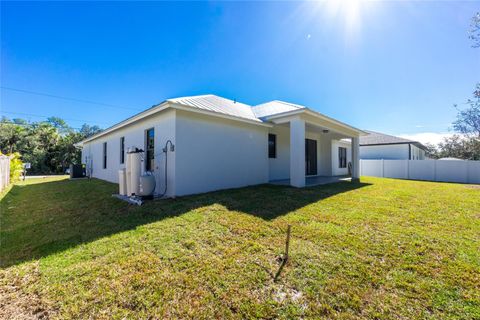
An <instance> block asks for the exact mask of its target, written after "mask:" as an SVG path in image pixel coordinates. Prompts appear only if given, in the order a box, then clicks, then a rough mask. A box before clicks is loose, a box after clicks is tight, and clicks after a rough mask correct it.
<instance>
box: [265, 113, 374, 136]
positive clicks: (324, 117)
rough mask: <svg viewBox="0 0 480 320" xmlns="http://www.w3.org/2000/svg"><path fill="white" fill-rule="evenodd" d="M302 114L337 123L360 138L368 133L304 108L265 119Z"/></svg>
mask: <svg viewBox="0 0 480 320" xmlns="http://www.w3.org/2000/svg"><path fill="white" fill-rule="evenodd" d="M302 113H306V114H309V115H311V116H314V117H318V118H320V119H322V120H326V121H330V122H333V123H335V124H336V125H339V126H341V127H344V128H346V129H349V130H352V131H354V132H356V133H358V135H360V136H364V135H367V134H368V133H366V132H365V131H363V130H360V129H358V128H355V127H352V126H351V125H348V124H346V123H343V122H341V121H338V120H336V119H333V118H330V117H328V116H326V115H324V114H321V113H320V112H317V111H313V110H311V109H309V108H302V109H298V110H291V111H286V112H281V113H277V114H273V115H271V116H266V117H263V119H265V120H266V121H271V120H275V119H279V118H283V117H289V116H293V115H298V114H302Z"/></svg>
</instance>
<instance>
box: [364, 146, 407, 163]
mask: <svg viewBox="0 0 480 320" xmlns="http://www.w3.org/2000/svg"><path fill="white" fill-rule="evenodd" d="M360 159H391V160H403V159H405V160H408V144H389V145H379V146H360Z"/></svg>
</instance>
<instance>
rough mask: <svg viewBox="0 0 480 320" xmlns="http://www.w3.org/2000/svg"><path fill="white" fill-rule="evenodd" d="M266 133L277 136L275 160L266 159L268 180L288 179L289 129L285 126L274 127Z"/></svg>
mask: <svg viewBox="0 0 480 320" xmlns="http://www.w3.org/2000/svg"><path fill="white" fill-rule="evenodd" d="M268 133H271V134H275V135H276V136H277V156H276V158H268V180H269V181H275V180H283V179H289V178H290V128H289V127H286V126H274V127H273V128H269V130H268ZM267 148H268V144H267ZM267 157H268V154H267Z"/></svg>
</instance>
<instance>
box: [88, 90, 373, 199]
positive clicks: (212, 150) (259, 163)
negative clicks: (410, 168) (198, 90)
mask: <svg viewBox="0 0 480 320" xmlns="http://www.w3.org/2000/svg"><path fill="white" fill-rule="evenodd" d="M363 134H365V133H364V132H363V131H362V130H359V129H356V128H354V127H352V126H350V125H348V124H345V123H343V122H340V121H338V120H335V119H332V118H330V117H327V116H325V115H323V114H321V113H318V112H316V111H313V110H311V109H309V108H307V107H304V106H301V105H296V104H292V103H287V102H282V101H271V102H267V103H264V104H260V105H257V106H249V105H246V104H243V103H240V102H236V101H232V100H229V99H226V98H222V97H219V96H215V95H203V96H192V97H183V98H176V99H168V100H165V101H164V102H162V103H160V104H158V105H155V106H153V107H151V108H149V109H147V110H145V111H143V112H141V113H139V114H137V115H135V116H133V117H131V118H128V119H126V120H124V121H122V122H120V123H118V124H116V125H114V126H112V127H110V128H108V129H106V130H104V131H102V132H101V133H98V134H96V135H94V136H92V137H89V138H88V139H86V140H84V141H82V142H81V143H80V144H79V146H80V147H81V148H82V162H83V163H85V164H86V166H87V168H88V170H89V171H91V175H92V176H93V177H95V178H99V179H103V180H107V181H111V182H118V170H119V169H121V168H123V167H124V166H125V159H126V157H125V152H126V150H127V149H128V148H131V147H136V148H140V149H143V150H145V151H146V152H145V154H144V169H145V170H147V171H151V172H153V174H154V175H155V178H156V182H157V188H156V192H157V193H159V192H161V191H162V190H164V188H165V181H166V183H167V191H166V195H167V196H170V197H174V196H182V195H188V194H195V193H202V192H207V191H213V190H219V189H227V188H237V187H243V186H248V185H256V184H263V183H269V182H272V181H281V180H285V181H287V182H288V183H289V184H290V185H292V186H295V187H303V186H305V185H306V181H307V179H309V177H319V176H321V177H333V176H343V175H347V174H348V173H349V166H350V168H351V174H352V178H353V179H358V177H359V146H360V144H359V138H360V136H361V135H363ZM345 139H349V140H348V141H346V140H345ZM168 140H170V141H171V144H172V145H173V146H174V148H172V147H171V146H170V145H169V147H168V148H167V153H165V152H164V151H163V149H164V147H165V145H166V143H167V141H168ZM166 160H167V161H168V165H167V166H165V164H166ZM349 163H350V165H349Z"/></svg>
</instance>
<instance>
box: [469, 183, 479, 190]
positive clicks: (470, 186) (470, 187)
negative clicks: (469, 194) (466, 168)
mask: <svg viewBox="0 0 480 320" xmlns="http://www.w3.org/2000/svg"><path fill="white" fill-rule="evenodd" d="M466 188H468V189H479V190H480V185H478V184H473V185H469V186H466Z"/></svg>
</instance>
